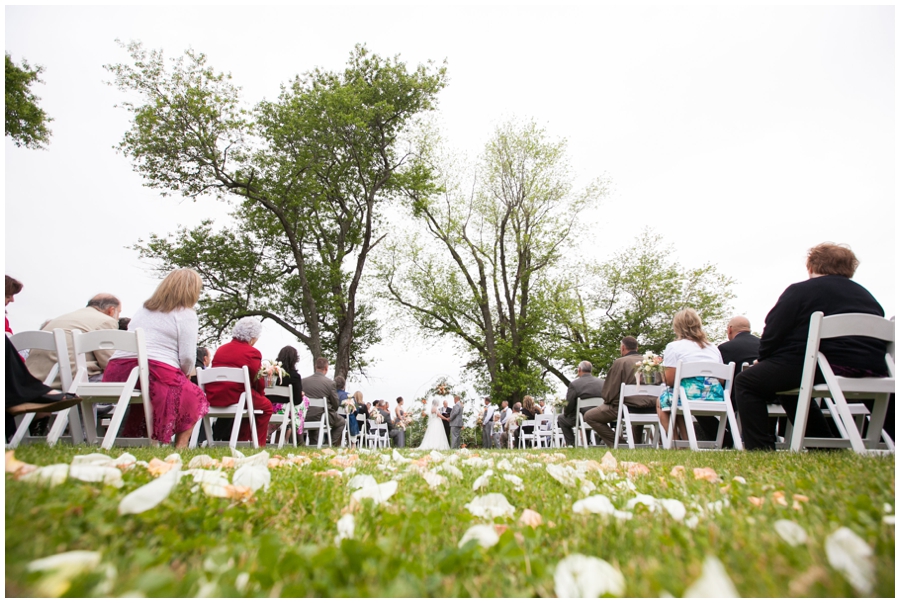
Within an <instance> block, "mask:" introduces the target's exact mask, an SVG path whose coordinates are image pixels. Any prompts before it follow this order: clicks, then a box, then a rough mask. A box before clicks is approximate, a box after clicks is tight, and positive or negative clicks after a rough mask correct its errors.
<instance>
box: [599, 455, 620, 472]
mask: <svg viewBox="0 0 900 603" xmlns="http://www.w3.org/2000/svg"><path fill="white" fill-rule="evenodd" d="M618 465H619V463H618V462H617V461H616V457H614V456H613V455H612V452H609V451H607V453H606V454H604V455H603V458H602V459H600V468H601V469H603V470H604V471H615V470H616V468H617V467H618Z"/></svg>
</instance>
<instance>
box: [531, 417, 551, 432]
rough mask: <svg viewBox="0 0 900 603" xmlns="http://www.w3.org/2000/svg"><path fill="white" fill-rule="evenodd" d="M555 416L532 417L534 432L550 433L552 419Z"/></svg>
mask: <svg viewBox="0 0 900 603" xmlns="http://www.w3.org/2000/svg"><path fill="white" fill-rule="evenodd" d="M554 416H556V415H552V414H544V415H535V416H534V425H535V430H537V431H550V430H552V429H553V417H554Z"/></svg>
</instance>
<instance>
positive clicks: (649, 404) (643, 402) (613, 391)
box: [584, 336, 656, 448]
mask: <svg viewBox="0 0 900 603" xmlns="http://www.w3.org/2000/svg"><path fill="white" fill-rule="evenodd" d="M619 354H621V356H620V357H619V358H617V359H616V360H615V361H613V363H612V366H610V367H609V372H608V373H607V375H606V381H604V383H603V393H602V395H601V397H602V398H603V404H601V405H600V406H595V407H594V408H592V409H590V410H589V411H587V412H586V413H584V421H585V423H587V424H588V425H590V426H591V429H593V430H594V431H596V432H597V435H599V436H600V438H601V439H602V440H603V441H604V442H605V443H606V445H607V446H609V447H610V448H612V447H613V446H614V445H615V437H616V432H615V429H613V428H611V427H610V426H609V423H615V422H616V420H617V419H618V417H619V392H620V391H621V388H622V385H635V384H636V383H637V379H636V378H635V374H634V369H635V364H636V363H638V362H640V361H641V353H640V352H638V341H637V339H635V338H634V337H630V336H629V337H623V338H622V341H620V342H619ZM625 405H626V406H628V410H629V412H630V411H632V410H633V411H634V412H650V413H652V412H653V411H654V410H655V409H656V398H655V397H654V396H628V397H627V398H625ZM641 431H642V429H641V428H638V427H635V433H634V436H635V439H637V437H638V435H639V434H640V433H641Z"/></svg>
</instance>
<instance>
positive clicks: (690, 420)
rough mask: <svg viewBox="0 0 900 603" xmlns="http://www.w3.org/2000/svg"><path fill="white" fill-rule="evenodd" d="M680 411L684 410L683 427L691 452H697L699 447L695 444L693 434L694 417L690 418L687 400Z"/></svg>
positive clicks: (695, 439)
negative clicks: (686, 433)
mask: <svg viewBox="0 0 900 603" xmlns="http://www.w3.org/2000/svg"><path fill="white" fill-rule="evenodd" d="M682 409H683V410H684V426H685V429H687V432H688V442H689V443H690V445H691V450H693V451H695V452H696V451H699V450H700V446H699V445H698V444H697V434H696V433H695V432H694V417H692V416H691V408H690V404H689V403H688V401H687V400H685V401H684V402H682Z"/></svg>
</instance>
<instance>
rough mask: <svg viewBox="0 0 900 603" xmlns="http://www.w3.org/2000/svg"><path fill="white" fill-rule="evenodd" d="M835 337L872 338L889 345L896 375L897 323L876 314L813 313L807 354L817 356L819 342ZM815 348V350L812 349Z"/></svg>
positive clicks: (889, 361) (888, 353)
mask: <svg viewBox="0 0 900 603" xmlns="http://www.w3.org/2000/svg"><path fill="white" fill-rule="evenodd" d="M834 337H872V338H874V339H880V340H881V341H884V342H886V343H887V350H886V358H885V360H886V361H887V364H888V368H889V370H890V374H891V375H893V374H894V358H895V354H894V351H895V348H894V346H895V343H896V341H897V339H896V323H895V322H894V321H893V320H888V319H887V318H883V317H881V316H876V315H875V314H858V313H851V314H832V315H831V316H825V315H824V314H823V313H822V312H813V314H812V316H810V319H809V337H808V339H807V342H806V353H807V355H808V356H809V355H810V354H811V355H813V356H815V354H816V353H817V352H818V350H819V341H820V340H822V339H832V338H834ZM811 348H814V349H811Z"/></svg>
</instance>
